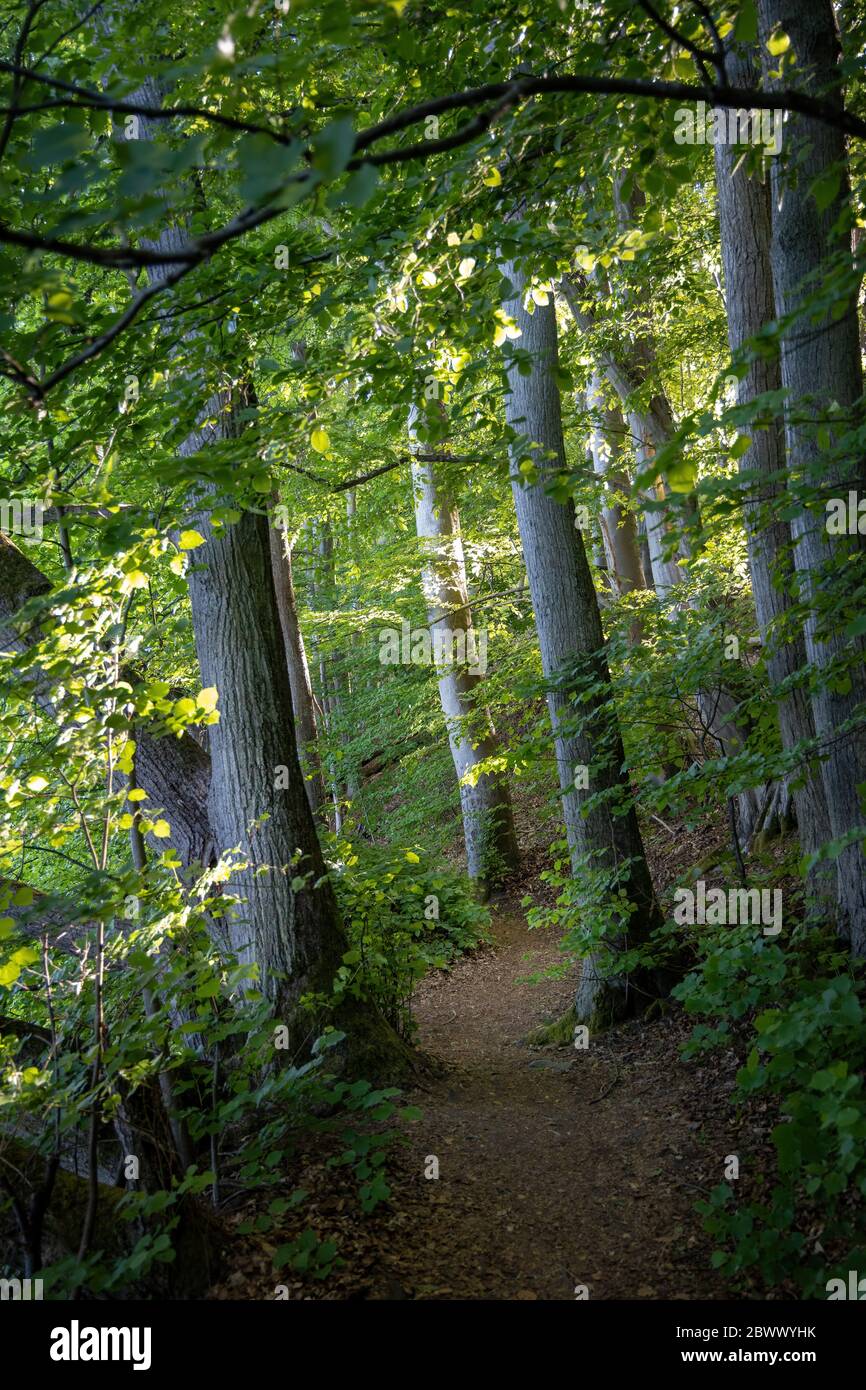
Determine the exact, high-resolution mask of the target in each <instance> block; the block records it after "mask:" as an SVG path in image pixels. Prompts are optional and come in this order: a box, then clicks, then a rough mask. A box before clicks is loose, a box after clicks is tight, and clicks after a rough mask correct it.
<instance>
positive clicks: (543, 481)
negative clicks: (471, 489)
mask: <svg viewBox="0 0 866 1390" xmlns="http://www.w3.org/2000/svg"><path fill="white" fill-rule="evenodd" d="M502 272H503V275H504V276H506V278H507V279H508V280H509V281H510V282H511V285H512V288H513V291H514V294H513V296H512V297H511V298H510V299H508V300H507V301H506V303H505V304H504V305H503V308H504V310H505V312H506V313H507V314H509V315H510V316H511V317H512V318H513V319H514V320H515V322H516V324H517V326H518V328H519V329H520V330H521V337H520V338H519V339H517V346H518V347H519V348H520V349H523V350H525V351H527V352H529V353H531V354H532V370H531V373H530V374H529V375H528V376H522V375H521V374H520V372H519V371H518V370H517V366H516V365H515V364H514V363H513V362H512V364H511V365H509V366H508V368H507V370H508V383H509V392H508V395H507V397H506V419H507V422H508V424H509V425H510V426H511V427H512V429H514V430H515V431H516V433H517V435H518V436H522V437H523V439H525V440H529V441H532V442H534V443H536V444H537V445H539V446H540V447H539V448H538V449H536V450H534V451H533V459H534V461H535V466H536V468H537V470H538V473H539V480H538V482H536V483H534V484H533V485H531V486H525V485H524V483H523V480H522V479H521V477H520V475H519V473H518V472H517V469H516V461H517V460H518V459H519V456H520V447H519V445H518V446H515V448H514V453H513V457H514V459H515V468H514V474H515V476H513V477H512V493H513V497H514V506H515V510H516V512H517V522H518V527H519V530H520V539H521V544H522V547H523V554H524V558H525V561H526V569H527V574H528V577H529V587H530V592H531V594H532V602H533V607H534V610H535V624H536V630H537V633H538V642H539V647H540V649H541V662H542V669H543V671H544V675H545V679H546V681H547V682H548V685H549V693H548V697H547V702H548V709H549V712H550V720H551V724H552V726H553V732H554V739H555V744H556V760H557V767H558V771H559V784H560V789H561V795H562V808H563V817H564V821H565V829H566V836H567V839H568V844H569V849H570V851H571V858H572V864H573V870H574V875H575V878H576V880H577V883H578V884H579V885H580V883H581V879H582V877H584V876H585V875H586V873H587V865H588V866H589V869H590V871H593V870H600V871H601V872H602V873H603V874H605V875H610V876H611V880H613V878H614V876H617V875H618V878H617V886H618V887H619V888H621V889H622V890H623V891H624V892H625V894H626V897H627V899H628V901H629V902H630V903H631V904H633V905H634V911H633V913H632V914H631V916H630V917H628V918H627V919H626V920H624V921H623V922H622V923H621V924H618V926H617V928H616V931H615V932H614V933H611V934H610V935H609V936H607V937H606V939H605V942H604V945H603V946H602V947H601V948H599V947H598V946H596V948H595V949H592V950H590V951H589V952H588V954H587V956H586V958H585V959H584V961H583V968H582V972H581V978H580V982H579V985H578V990H577V997H576V1001H575V1008H576V1017H577V1020H578V1021H579V1022H588V1023H589V1024H590V1025H591V1026H599V1024H603V1023H605V1022H610V1021H612V1020H614V1019H617V1018H622V1017H624V1016H626V1015H627V1014H629V1013H633V1012H638V1011H640V1009H641V1007H642V1006H643V1005H644V1004H645V1003H647V1002H648V1000H649V998H650V997H652V994H653V990H654V986H653V985H652V984H651V983H650V982H649V981H648V980H647V979H646V978H645V977H644V976H643V975H642V974H639V975H638V976H632V977H630V978H629V977H626V976H623V975H622V974H618V973H617V972H616V956H617V954H618V952H619V950H621V949H622V948H623V946H625V945H626V944H628V945H631V946H634V945H635V944H636V943H637V942H639V941H641V940H645V939H646V937H647V936H648V935H649V934H650V933H651V932H652V931H653V929H654V928H655V927H656V926H657V925H659V924H660V922H661V920H662V919H661V913H660V911H659V908H658V906H657V903H656V900H655V894H654V891H653V886H652V880H651V878H650V873H649V868H648V866H647V862H646V856H645V853H644V849H643V843H642V840H641V835H640V830H639V827H638V823H637V816H636V814H635V811H634V807H633V805H631V803H630V793H629V787H628V782H627V779H626V777H625V774H624V772H623V770H622V769H623V762H624V755H623V749H622V740H621V737H620V733H619V727H618V724H617V721H616V717H615V714H614V713H613V699H612V694H611V690H610V675H609V672H608V667H607V660H606V657H605V654H604V637H603V634H602V628H601V617H600V614H599V610H598V603H597V601H596V595H595V590H594V587H593V583H592V576H591V573H590V569H589V564H588V562H587V558H586V553H585V551H584V548H583V541H582V539H581V536H580V532H579V531H578V529H577V527H576V524H575V513H574V506H573V505H572V504H571V502H568V503H562V502H559V501H556V500H554V498H553V497H552V496H551V495H550V493H549V491H548V487H549V485H550V481H551V478H552V477H554V476H555V475H556V474H557V473H558V472H559V471H560V470H562V469H564V467H565V447H564V441H563V434H562V414H561V403H560V397H559V389H558V386H557V384H556V379H555V372H556V369H557V360H558V359H557V338H556V310H555V308H554V305H553V302H552V300H551V302H550V303H549V304H548V305H546V306H541V305H539V306H536V308H535V312H534V313H532V314H529V313H527V312H526V310H525V309H524V307H523V298H524V291H525V287H526V280H525V276H524V274H523V272H522V270H520V269H519V268H518V267H517V266H516V265H514V264H508V265H504V266H503V268H502ZM548 454H550V455H552V458H548V457H546V455H548ZM575 663H580V664H582V665H585V667H586V669H587V670H588V672H591V673H592V676H593V678H594V683H597V685H598V687H599V689H600V691H601V692H603V693H595V694H593V695H592V696H591V697H589V698H588V699H587V700H586V701H581V700H579V699H578V698H577V690H576V681H575V679H574V674H573V673H574V666H575ZM582 769H586V772H587V778H586V779H585V778H584V776H583V775H582V771H581V770H582ZM584 780H588V786H587V787H584V786H583V785H582V783H583V781H584ZM598 793H604V794H606V798H605V800H604V801H603V802H601V803H600V804H596V805H595V806H592V807H591V808H590V807H589V806H588V805H587V803H588V802H589V800H590V798H591V797H593V796H595V795H596V794H598ZM625 805H628V810H627V811H625V812H624V813H623V814H620V815H615V814H614V810H615V809H617V810H620V811H622V808H623V806H625ZM614 892H615V890H613V889H612V891H611V897H610V898H609V899H607V904H611V902H612V897H613V893H614ZM591 899H592V890H590V892H588V893H587V895H586V898H585V900H584V911H585V913H586V914H587V915H589V913H590V912H591V910H592V902H591ZM607 904H606V905H607Z"/></svg>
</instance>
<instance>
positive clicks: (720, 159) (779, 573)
mask: <svg viewBox="0 0 866 1390" xmlns="http://www.w3.org/2000/svg"><path fill="white" fill-rule="evenodd" d="M726 58H727V71H728V77H729V80H730V81H731V83H732V84H733V85H734V86H735V87H755V86H756V85H757V83H758V79H759V75H760V74H759V70H758V64H756V63H755V62H754V61H753V60H752V58H751V56H750V55H749V53H748V50H746V49H744V48H742V47H741V46H740V45H732V46H731V47H730V48H729V50H728V53H727V55H726ZM715 161H716V190H717V197H718V208H719V224H720V232H721V246H722V263H723V266H724V273H725V306H726V311H727V319H728V342H729V344H730V347H731V351H732V353H735V354H736V353H737V352H738V351H739V350H740V349H741V348H742V347H743V345H744V344H746V343H748V341H749V340H750V339H752V338H755V337H757V335H758V334H759V333H760V332H761V330H762V329H763V328H765V327H766V325H767V324H768V323H770V322H771V321H772V319H773V318H774V316H775V303H774V299H773V274H772V268H771V263H770V239H771V214H770V190H769V187H768V185H767V183H766V182H765V181H763V180H762V179H760V178H759V177H757V176H756V175H755V174H753V173H752V172H750V170H749V167H748V162H747V161H746V160H744V159H743V157H742V150H741V149H738V148H737V147H736V146H731V145H725V144H722V143H717V144H716V146H715ZM781 385H782V382H781V374H780V368H779V360H778V358H777V357H770V356H768V355H767V354H766V353H763V352H757V351H753V352H752V353H751V355H750V358H749V360H748V365H747V369H746V371H745V374H744V375H742V376H740V379H739V382H738V386H737V401H738V404H740V405H744V404H747V403H749V402H751V401H754V400H755V399H756V398H757V397H759V396H761V395H763V394H764V393H766V392H777V391H779V390H780V388H781ZM739 467H740V472H741V475H743V479H744V486H745V498H744V513H745V523H746V540H747V545H748V553H749V570H750V573H751V579H752V594H753V596H754V601H755V615H756V617H757V621H758V628H759V630H760V633H761V640H762V642H763V647H764V654H765V659H766V663H767V671H768V673H769V677H770V680H771V682H772V684H773V686H774V688H775V690H776V691H777V692H779V693H778V694H777V695H776V697H775V699H776V706H777V709H778V713H779V730H780V734H781V739H782V747H783V748H784V749H785V750H786V751H789V750H790V749H792V748H794V747H796V745H797V744H798V743H801V742H803V741H805V740H810V739H814V737H815V724H814V719H813V716H812V708H811V704H810V701H809V695H808V693H807V691H806V690H805V689H804V688H803V687H802V686H798V685H796V683H795V684H791V685H786V684H785V683H786V682H789V681H790V679H791V678H792V677H794V676H796V674H797V673H798V672H802V671H803V670H804V669H805V666H806V648H805V642H804V639H803V635H802V632H801V631H800V632H797V633H796V635H795V636H788V635H787V634H786V629H790V618H789V617H788V615H789V614H790V613H791V611H792V609H793V606H794V604H793V600H792V598H791V587H792V585H791V579H792V572H793V564H792V560H791V528H790V526H789V524H788V522H787V521H786V520H784V519H783V517H782V515H781V511H782V508H783V507H784V505H785V498H786V488H785V482H784V474H785V443H784V436H783V429H782V425H781V422H780V421H778V420H774V421H772V422H771V423H770V424H769V426H768V427H767V428H761V429H755V430H754V431H753V432H752V435H751V444H750V446H749V448H748V449H747V451H746V452H745V453H744V454H743V455H741V457H740V459H739ZM786 781H787V779H786ZM799 783H800V776H799V773H798V775H797V777H796V778H794V779H793V788H792V792H791V795H792V797H793V802H794V808H795V812H796V817H797V826H798V829H799V836H800V843H801V845H802V847H803V850H804V851H805V852H806V853H807V854H812V853H814V851H815V850H817V849H818V847H819V846H820V845H822V844H825V843H826V842H827V840H829V838H830V821H829V817H828V814H827V801H826V797H825V794H824V787H823V783H822V781H821V773H820V768H818V767H816V766H814V765H812V766H807V769H806V778H805V781H804V782H803V783H802V785H798V784H799ZM785 786H786V782H784V783H782V784H780V787H779V789H780V790H782V789H783V788H785ZM774 819H775V822H776V823H777V824H774ZM779 821H780V817H779V816H778V813H775V812H774V811H773V810H772V809H771V808H768V810H767V811H766V812H765V814H764V818H763V826H762V827H759V832H761V833H763V832H764V831H766V832H770V833H771V832H772V831H773V830H774V829H776V828H778V829H783V828H784V824H783V823H778V822H779ZM813 886H814V887H815V888H816V889H817V888H818V887H819V885H818V883H817V882H816V883H814V885H813Z"/></svg>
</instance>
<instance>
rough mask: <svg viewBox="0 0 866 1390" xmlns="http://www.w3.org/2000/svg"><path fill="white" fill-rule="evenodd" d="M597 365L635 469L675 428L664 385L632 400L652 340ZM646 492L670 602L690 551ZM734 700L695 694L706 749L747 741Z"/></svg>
mask: <svg viewBox="0 0 866 1390" xmlns="http://www.w3.org/2000/svg"><path fill="white" fill-rule="evenodd" d="M615 201H616V204H617V216H618V220H619V223H620V226H621V228H622V229H623V230H625V228H626V226H627V222H626V218H627V217H628V216H629V215H630V208H629V205H628V204H625V203H623V202H622V201H621V200H620V199H619V198H618V197H617V196H616V193H615ZM562 291H563V295H564V297H565V300H566V303H567V304H568V306H569V310H570V311H571V315H572V318H573V319H574V321H575V323H576V324H577V326H578V327H579V328H580V329H581V330H582V331H583V332H585V333H587V334H589V333H591V332H592V329H593V327H594V320H593V317H592V315H591V314H588V313H587V312H586V311H585V310H584V309H583V308H582V307H581V302H580V295H579V293H578V286H577V285H576V284H575V283H574V281H573V280H572V279H571V278H569V277H568V276H563V279H562ZM599 365H600V366H601V367H603V368H604V371H605V375H606V376H607V378H608V381H609V382H610V385H611V386H612V387H613V388H614V390H615V391H616V393H617V395H618V396H619V397H620V401H621V403H622V406H623V410H624V411H625V413H626V418H627V419H628V422H629V430H630V433H631V435H632V443H633V445H634V449H635V457H636V460H637V464H638V468H639V469H642V468H644V467H645V466H646V465H647V464H649V463H650V462H651V460H652V458H653V457H654V455H655V454H656V453H657V452H658V450H659V449H661V448H662V447H663V446H664V445H665V444H667V443H669V442H670V440H671V438H672V437H673V434H674V428H675V427H674V418H673V411H672V410H671V406H670V402H669V401H668V398H667V395H666V394H665V392H664V390H662V389H658V390H656V391H655V392H654V394H653V396H652V398H651V400H650V402H649V405H648V406H646V407H640V408H638V407H637V406H636V405H635V397H636V396H638V395H639V394H640V393H641V392H642V391H643V393H644V394H645V393H646V386H647V383H648V382H651V381H652V379H653V377H654V376H655V374H656V373H655V348H654V345H653V344H652V342H651V341H649V340H648V339H647V338H641V337H636V338H635V339H634V340H633V341H632V343H631V345H630V348H629V354H628V356H627V357H626V356H617V355H616V354H614V353H611V352H609V351H608V352H603V353H601V354H600V356H599ZM644 496H645V499H646V500H648V501H649V502H650V503H651V505H650V506H648V507H646V508H645V511H644V519H645V529H646V539H647V544H648V548H649V553H650V565H651V570H652V580H653V588H654V589H655V591H656V594H657V596H658V597H659V599H661V600H662V602H665V601H671V602H673V601H675V599H676V592H677V586H678V585H679V583H680V581H681V579H682V577H683V574H682V570H681V568H680V565H679V563H678V559H677V556H679V557H680V558H686V557H687V556H688V553H689V548H688V544H687V541H686V540H685V538H684V537H680V538H678V539H677V538H675V536H674V533H673V530H672V525H673V523H672V518H671V516H670V515H669V512H670V508H669V507H668V506H666V505H665V499H666V498H668V497H669V496H670V489H669V488H668V485H667V482H666V481H665V479H664V478H661V479H659V481H658V482H657V483H656V484H655V487H654V488H653V490H652V492H651V493H645V494H644ZM686 510H687V511H688V512H690V513H691V514H692V516H693V517H695V518H697V514H698V509H697V503H696V501H695V499H694V498H690V499H689V500H688V502H687V503H686ZM691 603H692V606H693V607H696V606H697V601H696V599H694V598H693V599H692V600H691ZM736 703H737V702H736V700H735V699H734V697H733V696H732V694H731V693H730V691H729V690H727V689H726V688H725V686H724V684H723V682H722V681H721V680H719V682H718V684H717V686H716V688H715V689H713V690H710V689H706V690H699V691H697V693H696V696H695V704H696V708H697V716H698V718H699V719H700V721H701V724H702V726H703V737H702V744H703V745H704V747H705V749H706V744H707V740H708V739H712V740H713V741H714V743H715V744H717V745H718V748H719V749H720V750H721V754H722V756H723V757H732V756H734V755H735V754H736V753H738V752H740V751H741V749H742V748H743V747H744V745H745V742H746V737H747V731H746V730H745V729H743V728H742V726H741V723H740V721H739V719H738V717H737V710H736ZM710 751H711V750H710ZM765 800H766V788H765V787H763V786H761V787H748V788H746V789H745V790H744V791H742V792H740V793H739V794H738V796H737V808H738V813H739V815H738V820H739V836H740V839H741V840H742V842H743V843H746V842H748V840H749V838H750V837H751V834H752V831H753V829H754V827H755V825H756V823H757V821H758V820H759V818H760V814H761V809H762V807H763V806H764V804H765Z"/></svg>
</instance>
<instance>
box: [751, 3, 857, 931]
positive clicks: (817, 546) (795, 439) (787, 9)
mask: <svg viewBox="0 0 866 1390" xmlns="http://www.w3.org/2000/svg"><path fill="white" fill-rule="evenodd" d="M758 11H759V19H760V28H761V39H762V51H763V52H764V54H765V58H766V64H765V78H766V80H767V81H768V82H770V83H773V82H777V81H778V79H776V78H773V77H772V76H771V71H772V70H773V69H775V68H777V67H778V62H779V60H778V59H776V58H770V57H769V55H768V54H767V53H766V48H765V45H766V41H767V39H768V38H769V36H770V34H771V33H772V31H773V29H774V28H775V27H776V25H779V26H780V27H781V29H782V30H783V31H784V32H785V33H786V34H787V35H788V36H789V38H790V40H791V47H790V50H789V51H790V54H792V55H794V56H795V57H796V67H795V68H793V69H787V70H786V73H785V77H784V80H785V81H790V80H791V79H792V76H793V80H794V81H795V82H797V85H798V86H800V87H801V88H803V89H804V90H806V91H809V92H812V93H820V94H821V95H822V97H823V98H824V99H825V100H826V99H828V98H827V93H828V92H829V93H830V99H831V100H835V101H837V102H838V103H839V104H840V105H841V101H842V93H841V90H840V87H839V70H838V63H839V41H838V34H837V31H836V21H835V17H834V13H833V7H832V4H831V3H830V0H811V2H810V4H809V5H803V4H801V3H799V0H760V3H759V7H758ZM786 56H787V55H786ZM784 132H785V133H784V139H783V147H782V154H781V156H780V157H779V158H776V159H774V160H773V163H772V184H771V187H772V196H773V219H772V249H771V259H772V269H773V284H774V291H775V308H776V316H777V317H778V318H780V319H785V318H787V316H788V315H797V311H798V310H799V309H800V308H801V306H803V304H804V301H806V300H807V299H808V297H809V294H810V291H811V290H812V289H813V288H814V287H815V282H814V280H813V281H811V282H810V277H813V276H815V277H817V276H819V275H820V274H821V272H822V268H823V267H824V266H825V265H826V262H827V259H828V257H829V256H830V255H831V253H833V252H834V251H837V252H838V253H839V254H840V255H843V254H845V252H846V250H847V254H848V255H850V226H851V211H850V188H849V183H848V174H847V158H846V152H845V141H844V137H843V135H842V134H841V132H839V131H838V130H834V129H833V128H832V127H830V126H828V125H824V124H822V123H821V122H819V121H813V120H809V119H808V118H807V117H804V116H800V115H797V114H795V113H794V112H789V113H788V119H787V121H786V124H785V127H784ZM834 174H836V175H838V176H839V181H838V188H837V191H836V193H835V196H834V197H833V198H831V199H830V201H829V202H828V204H827V206H826V207H824V208H823V209H822V208H819V206H818V203H817V201H816V200H815V198H814V197H813V196H812V194H811V193H810V192H809V188H810V185H811V184H812V182H813V181H814V180H815V179H817V178H820V177H822V176H826V177H830V178H832V177H833V176H834ZM834 227H835V228H836V229H837V232H836V233H834ZM840 228H841V229H842V230H841V232H840V231H839V229H840ZM840 309H841V310H842V312H841V313H840V312H838V311H839V310H840ZM834 311H835V312H834V314H833V315H832V316H831V315H829V314H828V315H826V316H825V317H823V319H821V320H820V322H815V314H814V310H813V311H812V312H809V313H806V314H800V315H799V316H796V317H794V318H793V319H792V320H791V321H790V322H787V323H786V324H785V326H784V328H783V332H782V336H781V343H780V350H781V371H782V385H783V387H784V389H785V391H786V393H787V400H786V407H785V441H786V445H787V452H788V469H789V474H790V475H791V479H792V486H794V487H796V485H797V484H798V483H799V484H803V483H806V484H812V485H816V484H820V485H821V488H822V492H823V495H822V496H821V497H820V498H819V499H818V500H817V501H815V502H811V501H810V502H809V503H808V504H807V505H805V506H803V508H802V509H801V510H800V511H799V512H798V514H797V516H796V517H795V518H794V520H793V521H792V523H791V531H792V535H793V539H794V565H795V567H796V572H797V578H798V581H799V586H800V597H801V598H802V599H803V600H804V601H805V602H806V603H807V604H808V605H809V612H808V615H807V618H806V622H805V640H806V654H807V656H808V658H809V662H810V663H811V664H812V665H813V666H814V667H815V669H816V672H817V673H818V674H819V678H820V684H819V688H817V689H815V690H814V692H813V695H812V711H813V715H814V720H815V729H816V732H817V734H818V736H819V737H820V738H821V739H822V740H823V745H822V754H823V762H822V765H821V775H822V780H823V783H824V790H825V793H826V799H827V811H828V815H829V819H830V828H831V831H832V834H833V837H834V838H837V839H843V838H844V837H845V836H848V835H852V836H853V837H854V839H853V842H852V843H851V844H849V845H848V846H847V847H846V848H845V849H843V850H842V852H841V854H840V855H839V856H838V858H837V859H836V907H837V926H838V929H839V932H840V934H841V935H842V936H843V937H844V938H846V939H849V940H850V943H851V949H852V951H853V953H854V954H855V955H864V954H866V859H864V853H863V847H862V846H863V837H862V834H857V828H858V827H862V826H863V824H864V820H866V817H864V813H863V809H862V807H861V804H860V800H861V792H860V790H859V789H860V788H862V786H863V784H864V783H866V731H864V728H863V724H862V720H857V717H856V715H855V710H856V708H857V706H858V705H859V704H861V703H862V702H863V701H864V700H866V672H864V664H863V657H864V655H866V643H864V641H863V639H862V638H854V639H847V638H846V637H845V636H844V633H842V632H840V631H838V628H837V627H833V626H832V625H831V624H829V623H828V620H827V618H826V617H825V616H823V615H822V612H821V604H822V598H821V587H822V573H823V574H833V573H834V572H835V574H836V575H837V576H838V574H839V573H840V571H841V568H842V567H843V566H845V565H848V566H849V567H851V566H852V565H853V564H854V563H855V562H856V561H857V560H858V557H859V556H860V555H862V551H863V549H864V547H866V537H863V536H861V535H859V534H854V535H852V536H842V535H830V534H829V533H828V531H827V529H826V513H825V501H826V498H827V497H828V496H837V497H842V498H846V499H847V495H848V491H849V489H853V490H855V491H857V492H858V493H859V494H860V495H861V496H862V495H863V494H864V491H866V465H864V460H863V456H862V452H861V451H860V450H859V449H858V450H857V451H856V453H854V454H853V456H851V457H849V459H841V460H834V461H828V460H827V459H826V457H825V456H826V453H827V446H826V444H825V445H824V446H823V447H822V445H821V444H820V443H819V440H818V436H817V429H818V425H819V423H822V422H825V423H826V426H827V429H828V433H829V439H830V447H831V448H832V447H833V445H834V444H835V443H837V442H838V440H839V437H840V435H841V434H843V433H844V432H845V430H846V429H847V428H851V427H852V426H853V425H855V424H856V423H857V422H858V421H859V420H860V418H861V408H860V407H859V406H857V404H856V403H857V402H858V401H859V400H860V397H861V394H862V389H863V382H862V375H861V363H860V349H859V342H858V325H857V310H856V296H855V295H854V294H853V293H852V297H851V299H850V301H849V303H848V304H847V305H844V306H843V305H842V304H837V305H835V306H834ZM837 408H838V410H839V411H840V415H837V416H836V417H835V418H834V412H835V410H836V409H837ZM838 582H839V581H838V580H837V583H838ZM852 655H853V657H854V660H853V662H851V661H850V658H851V657H852ZM840 663H841V664H842V665H843V666H845V668H846V669H845V671H844V679H840V672H839V670H838V669H837V670H836V672H835V674H834V672H833V667H834V665H836V666H838V665H839V664H840ZM849 663H850V664H849ZM849 723H850V724H851V725H852V727H850V728H846V725H848V724H849Z"/></svg>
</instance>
